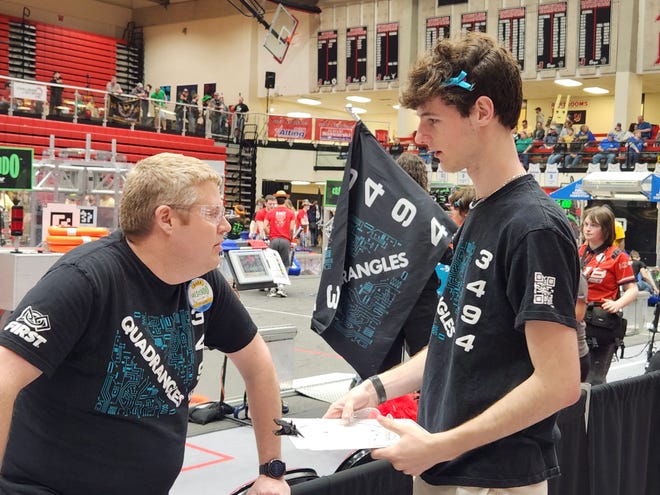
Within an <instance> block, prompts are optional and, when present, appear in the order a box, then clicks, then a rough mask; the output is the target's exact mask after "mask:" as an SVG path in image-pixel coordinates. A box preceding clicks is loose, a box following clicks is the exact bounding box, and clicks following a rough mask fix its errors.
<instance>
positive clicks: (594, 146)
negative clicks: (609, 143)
mask: <svg viewBox="0 0 660 495" xmlns="http://www.w3.org/2000/svg"><path fill="white" fill-rule="evenodd" d="M595 136H596V138H597V142H596V143H589V145H587V146H585V147H584V149H583V150H582V151H581V152H580V154H581V155H582V160H581V161H580V164H579V165H578V168H584V169H586V168H587V167H588V166H589V163H590V162H591V159H592V157H593V156H594V155H595V154H596V153H598V151H599V150H598V142H600V141H601V140H602V139H604V138H605V136H606V134H596V135H595ZM552 152H553V150H552V149H548V148H545V147H544V146H543V141H535V142H534V146H533V148H532V149H531V151H530V153H529V157H530V162H532V163H538V164H539V165H541V168H543V167H544V166H545V164H546V163H547V161H548V157H549V156H550V155H551V154H552ZM626 153H627V148H626V147H625V146H623V145H622V146H621V147H620V148H619V153H618V155H617V157H616V164H618V165H619V167H620V166H621V165H622V164H625V163H626ZM659 154H660V145H658V143H657V142H656V141H655V140H653V139H649V140H647V141H646V146H645V147H644V151H643V152H641V153H640V155H639V162H640V163H642V164H645V165H646V169H647V170H651V171H652V170H654V169H655V164H656V163H657V157H658V155H659ZM558 166H559V168H560V169H561V168H562V166H563V160H562V161H561V162H560V163H558ZM603 170H606V168H605V165H603Z"/></svg>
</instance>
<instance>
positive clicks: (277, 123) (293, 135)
mask: <svg viewBox="0 0 660 495" xmlns="http://www.w3.org/2000/svg"><path fill="white" fill-rule="evenodd" d="M268 137H269V138H274V139H309V140H311V139H312V119H310V118H301V119H296V118H293V117H284V116H283V115H270V116H268ZM349 141H350V140H349Z"/></svg>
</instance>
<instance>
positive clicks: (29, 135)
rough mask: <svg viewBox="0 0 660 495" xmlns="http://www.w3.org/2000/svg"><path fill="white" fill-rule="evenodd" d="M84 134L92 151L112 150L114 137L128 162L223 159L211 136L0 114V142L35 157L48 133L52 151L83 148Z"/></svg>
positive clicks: (44, 150) (41, 152) (44, 151)
mask: <svg viewBox="0 0 660 495" xmlns="http://www.w3.org/2000/svg"><path fill="white" fill-rule="evenodd" d="M87 134H91V141H92V145H91V147H92V149H93V150H94V151H105V152H109V151H112V140H113V139H116V143H117V146H116V151H117V153H118V154H120V155H124V156H125V157H126V161H127V162H130V163H136V162H137V161H139V160H141V159H142V158H146V157H147V156H151V155H154V154H157V153H162V152H170V153H182V154H184V155H188V156H193V157H196V158H199V159H201V160H226V148H225V147H224V146H216V145H215V143H214V141H213V140H212V139H206V138H201V137H193V136H180V135H177V134H158V133H155V132H149V131H138V130H134V131H132V130H130V129H126V128H119V127H102V126H97V125H88V124H74V123H71V122H61V121H54V120H43V119H36V118H29V117H17V116H9V115H0V145H2V146H16V147H29V148H33V149H34V156H35V158H42V157H43V156H44V154H47V150H48V148H49V145H50V136H51V135H54V136H55V148H56V150H63V149H67V148H74V149H84V148H85V145H86V139H87Z"/></svg>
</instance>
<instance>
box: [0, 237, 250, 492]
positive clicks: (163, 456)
mask: <svg viewBox="0 0 660 495" xmlns="http://www.w3.org/2000/svg"><path fill="white" fill-rule="evenodd" d="M194 308H196V309H194ZM256 331H257V329H256V326H255V325H254V323H253V322H252V320H251V319H250V316H249V315H248V313H247V311H246V310H245V308H244V307H243V306H242V305H241V303H240V302H239V301H238V299H237V298H236V296H235V294H234V293H233V291H232V290H231V288H230V287H229V285H228V284H227V282H226V281H225V280H224V279H223V278H222V276H221V275H220V274H219V272H218V271H217V270H213V271H211V272H209V273H206V274H205V275H203V276H201V277H199V278H196V279H193V280H192V281H191V282H188V283H183V284H177V285H169V284H166V283H164V282H163V281H161V280H160V279H159V278H157V277H156V276H155V275H154V274H153V273H152V272H151V271H150V270H149V269H148V268H147V267H146V266H145V265H144V264H143V263H142V262H141V261H140V259H139V258H138V257H137V256H136V255H135V254H134V253H133V251H132V250H131V249H130V248H129V247H128V245H127V243H126V241H125V239H124V237H123V236H122V235H121V233H119V232H116V233H114V234H112V235H111V236H109V237H106V238H104V239H101V240H98V241H95V242H93V243H89V244H86V245H84V246H81V247H79V248H77V249H75V250H73V251H72V252H71V253H69V254H67V255H65V256H64V257H62V259H61V260H60V261H58V263H56V264H55V265H54V266H53V267H52V268H51V269H50V270H49V272H48V273H47V274H46V275H45V276H44V277H43V278H42V279H41V280H40V281H39V282H38V283H37V284H36V286H35V287H34V288H33V289H32V290H30V291H29V292H28V294H27V295H26V296H25V298H24V299H23V301H22V302H21V304H20V305H19V307H18V308H17V309H16V311H15V312H14V313H13V314H12V317H11V319H10V321H9V323H8V324H7V325H6V327H5V328H4V330H3V331H0V345H3V346H5V347H7V348H9V349H11V350H13V351H14V352H16V353H17V354H19V355H21V356H22V357H24V358H25V359H26V360H28V361H29V362H30V363H32V364H33V365H35V366H36V367H38V368H39V369H41V370H42V371H43V374H42V375H41V376H40V377H39V378H38V379H37V380H35V381H34V382H33V383H31V384H30V385H28V386H27V387H26V388H25V389H23V391H21V393H20V394H19V396H18V398H17V400H16V404H15V407H14V414H13V419H12V425H11V429H10V434H9V440H8V444H7V451H6V453H5V457H4V464H3V466H2V475H3V476H5V477H6V478H8V479H9V480H12V481H14V482H19V483H26V484H28V485H36V486H44V487H48V488H49V489H52V490H54V491H56V492H58V493H63V494H67V495H89V494H90V493H94V494H95V495H106V494H107V495H116V494H117V493H145V494H146V493H148V494H154V495H161V494H162V495H165V494H167V492H168V491H169V489H170V487H171V485H172V484H173V482H174V480H175V479H176V477H177V475H178V474H179V471H180V468H181V465H182V462H183V453H184V443H185V436H186V429H187V415H188V398H189V395H190V394H191V393H192V391H193V388H194V387H195V385H196V384H197V380H198V378H199V374H200V372H201V369H202V358H203V347H204V346H205V345H206V346H208V347H210V348H217V349H220V350H222V351H223V352H235V351H238V350H240V349H241V348H243V347H244V346H246V345H247V344H248V343H249V342H250V341H251V340H252V339H253V337H254V335H255V334H256Z"/></svg>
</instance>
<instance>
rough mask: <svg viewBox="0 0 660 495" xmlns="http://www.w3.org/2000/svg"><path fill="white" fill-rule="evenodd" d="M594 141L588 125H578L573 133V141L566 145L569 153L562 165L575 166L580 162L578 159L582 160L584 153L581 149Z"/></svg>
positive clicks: (566, 166)
mask: <svg viewBox="0 0 660 495" xmlns="http://www.w3.org/2000/svg"><path fill="white" fill-rule="evenodd" d="M595 142H596V137H595V136H594V135H593V133H592V132H591V131H590V130H589V126H588V125H586V124H582V125H581V126H580V130H579V131H578V133H577V134H576V135H575V139H573V142H572V143H571V144H570V145H569V146H568V151H569V154H568V155H567V156H566V158H565V160H564V167H565V168H574V167H577V166H578V165H579V164H580V160H582V156H583V154H584V153H583V150H584V148H585V146H589V144H590V143H595Z"/></svg>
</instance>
